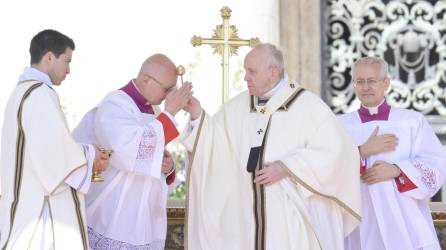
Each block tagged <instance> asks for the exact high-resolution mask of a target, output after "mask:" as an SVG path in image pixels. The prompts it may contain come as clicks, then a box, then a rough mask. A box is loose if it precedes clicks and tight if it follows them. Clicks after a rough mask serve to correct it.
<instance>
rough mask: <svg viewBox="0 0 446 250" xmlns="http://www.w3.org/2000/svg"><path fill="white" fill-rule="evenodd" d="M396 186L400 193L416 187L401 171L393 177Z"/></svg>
mask: <svg viewBox="0 0 446 250" xmlns="http://www.w3.org/2000/svg"><path fill="white" fill-rule="evenodd" d="M395 182H396V187H397V188H398V191H400V193H403V192H407V191H409V190H412V189H415V188H417V186H416V185H415V184H414V183H413V182H412V181H411V180H410V179H409V177H407V175H406V174H404V172H403V171H401V175H400V176H398V177H397V178H395Z"/></svg>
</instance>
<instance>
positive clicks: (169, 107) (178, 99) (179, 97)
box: [164, 82, 192, 116]
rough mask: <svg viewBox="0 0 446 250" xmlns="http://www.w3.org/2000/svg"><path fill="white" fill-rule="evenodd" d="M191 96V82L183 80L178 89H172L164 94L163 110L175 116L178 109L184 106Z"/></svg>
mask: <svg viewBox="0 0 446 250" xmlns="http://www.w3.org/2000/svg"><path fill="white" fill-rule="evenodd" d="M191 96H192V84H191V83H190V82H185V83H184V84H183V85H182V86H181V87H180V88H179V89H174V90H172V91H171V92H169V94H167V96H166V101H165V103H164V107H165V110H166V111H167V112H169V113H170V114H171V115H173V116H175V115H176V114H177V113H178V111H180V110H181V109H183V108H184V106H186V104H187V102H188V101H189V99H190V97H191Z"/></svg>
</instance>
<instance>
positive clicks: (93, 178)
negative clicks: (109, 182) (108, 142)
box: [91, 148, 113, 182]
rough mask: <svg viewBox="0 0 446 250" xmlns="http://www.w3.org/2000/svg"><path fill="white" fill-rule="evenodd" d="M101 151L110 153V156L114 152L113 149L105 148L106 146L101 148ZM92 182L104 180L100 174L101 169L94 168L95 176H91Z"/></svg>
mask: <svg viewBox="0 0 446 250" xmlns="http://www.w3.org/2000/svg"><path fill="white" fill-rule="evenodd" d="M99 151H101V153H106V154H108V157H110V156H111V155H112V153H113V150H111V149H105V148H99ZM91 181H92V182H103V181H104V178H103V177H102V176H101V175H100V173H99V171H96V170H93V176H92V177H91Z"/></svg>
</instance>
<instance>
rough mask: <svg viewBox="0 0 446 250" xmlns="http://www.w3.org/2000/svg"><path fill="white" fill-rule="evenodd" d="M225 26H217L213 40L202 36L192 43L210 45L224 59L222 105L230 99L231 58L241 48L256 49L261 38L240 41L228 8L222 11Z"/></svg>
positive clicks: (194, 44)
mask: <svg viewBox="0 0 446 250" xmlns="http://www.w3.org/2000/svg"><path fill="white" fill-rule="evenodd" d="M220 13H221V17H222V18H223V24H221V25H217V26H216V28H215V29H214V35H213V36H212V38H202V37H200V36H193V37H192V39H191V43H192V45H193V46H194V47H196V46H201V45H203V44H207V45H210V46H211V47H212V48H214V54H215V53H218V54H219V55H220V56H221V57H222V62H221V64H222V67H223V76H222V81H223V84H222V96H221V103H222V104H223V103H224V102H225V101H226V100H228V98H229V57H231V56H232V55H237V50H238V48H239V47H241V46H250V47H254V46H255V45H257V44H259V43H260V39H259V38H257V37H256V38H251V39H249V40H244V39H240V38H239V37H238V29H237V28H236V27H235V25H229V18H230V17H231V9H230V8H229V7H227V6H225V7H223V8H222V9H221V10H220Z"/></svg>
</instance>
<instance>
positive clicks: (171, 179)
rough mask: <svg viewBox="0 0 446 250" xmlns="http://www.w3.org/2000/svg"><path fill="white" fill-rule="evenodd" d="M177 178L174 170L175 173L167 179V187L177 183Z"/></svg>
mask: <svg viewBox="0 0 446 250" xmlns="http://www.w3.org/2000/svg"><path fill="white" fill-rule="evenodd" d="M175 176H176V171H175V170H173V172H172V173H171V174H170V175H169V176H167V178H166V183H167V185H170V184H172V183H173V182H174V181H175Z"/></svg>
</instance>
